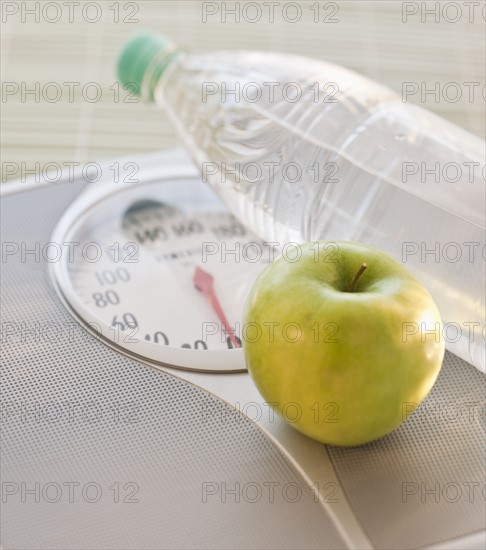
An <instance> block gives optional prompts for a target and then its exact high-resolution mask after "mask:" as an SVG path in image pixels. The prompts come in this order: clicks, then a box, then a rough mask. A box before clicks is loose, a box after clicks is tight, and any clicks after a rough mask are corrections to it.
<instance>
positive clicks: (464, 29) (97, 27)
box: [1, 0, 486, 182]
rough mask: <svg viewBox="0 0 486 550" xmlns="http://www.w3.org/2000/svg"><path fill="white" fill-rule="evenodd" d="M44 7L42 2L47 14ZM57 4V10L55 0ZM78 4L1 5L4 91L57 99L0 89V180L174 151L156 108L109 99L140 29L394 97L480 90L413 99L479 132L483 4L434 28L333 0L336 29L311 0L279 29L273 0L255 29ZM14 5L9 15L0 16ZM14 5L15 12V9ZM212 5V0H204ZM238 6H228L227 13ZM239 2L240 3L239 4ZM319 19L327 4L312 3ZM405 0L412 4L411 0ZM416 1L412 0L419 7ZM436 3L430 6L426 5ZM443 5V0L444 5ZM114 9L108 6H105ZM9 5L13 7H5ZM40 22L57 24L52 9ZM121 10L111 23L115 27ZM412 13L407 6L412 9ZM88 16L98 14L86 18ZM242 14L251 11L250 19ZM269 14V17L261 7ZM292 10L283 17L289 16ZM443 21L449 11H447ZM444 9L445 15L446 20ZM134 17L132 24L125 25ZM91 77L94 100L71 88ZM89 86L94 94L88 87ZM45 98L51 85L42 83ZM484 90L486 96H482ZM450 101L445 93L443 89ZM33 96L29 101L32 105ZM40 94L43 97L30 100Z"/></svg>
mask: <svg viewBox="0 0 486 550" xmlns="http://www.w3.org/2000/svg"><path fill="white" fill-rule="evenodd" d="M47 3H48V2H46V1H42V2H40V9H41V10H42V9H44V7H45V4H47ZM54 3H55V4H58V5H60V6H61V7H62V6H63V3H62V2H61V1H60V2H54ZM86 3H87V2H85V1H81V2H80V6H79V7H78V8H77V9H76V11H75V12H74V15H73V22H72V23H71V22H69V13H68V11H67V8H65V7H64V8H63V11H62V17H61V19H60V20H59V21H58V22H49V21H47V20H46V19H45V18H44V17H43V16H42V13H41V16H40V18H39V19H40V20H39V21H38V22H36V21H35V17H34V16H32V15H25V16H24V17H23V16H22V9H25V7H27V9H32V8H33V5H34V4H35V2H20V1H18V2H6V1H3V6H2V15H3V18H2V36H1V77H2V82H3V86H4V87H5V86H6V85H7V84H12V83H14V84H15V83H16V84H18V85H19V90H20V89H21V87H22V86H24V87H26V89H29V90H30V89H34V88H35V85H36V84H35V83H36V82H38V83H39V84H38V85H39V86H40V87H41V89H42V88H43V87H44V86H45V85H46V84H47V83H57V84H58V85H60V86H61V87H62V90H63V93H62V96H61V98H60V100H59V101H55V102H52V103H49V102H48V101H45V100H44V99H43V98H42V97H40V98H35V96H34V95H27V96H26V97H25V98H24V100H22V96H21V94H20V93H15V94H13V95H6V94H4V90H5V89H7V88H4V87H3V88H2V103H1V109H2V113H1V114H2V126H1V144H2V182H5V181H9V180H11V179H17V178H19V177H20V173H18V174H15V175H11V176H9V175H8V174H6V173H5V166H6V163H9V162H10V163H22V162H23V163H25V166H26V167H27V169H29V170H30V169H33V168H35V166H36V163H39V166H40V167H41V168H42V167H43V166H44V165H45V164H46V163H49V162H56V163H59V164H61V163H63V162H79V163H85V162H92V161H96V160H99V159H103V158H108V157H115V156H130V155H132V154H133V155H136V154H138V153H141V152H145V151H153V150H157V149H162V148H167V147H173V146H176V145H178V141H177V138H176V137H175V135H174V133H173V131H172V129H171V128H170V126H169V123H168V121H167V120H166V118H165V116H164V113H163V112H162V111H155V112H154V108H153V107H151V106H148V105H144V104H142V103H140V102H138V101H137V102H134V103H126V102H124V100H126V99H128V96H127V93H126V92H124V91H123V89H122V90H121V91H120V95H119V98H118V100H116V98H115V91H114V90H115V88H114V84H115V82H116V75H115V64H116V58H117V54H118V52H119V50H120V46H121V45H122V44H123V42H124V41H125V40H126V38H127V37H128V36H129V35H131V34H133V33H136V32H140V31H143V30H152V31H159V32H163V33H166V34H168V35H170V36H171V37H172V38H173V39H174V40H175V41H176V42H178V43H179V44H180V45H181V46H182V47H184V48H186V49H189V50H191V51H193V52H206V51H211V50H216V49H239V48H244V49H259V50H280V51H284V52H292V53H299V54H303V55H308V56H313V57H317V58H321V59H325V60H328V61H331V62H334V63H337V64H340V65H344V66H346V67H348V68H351V69H354V70H356V71H358V72H360V73H363V74H365V75H367V76H369V77H371V78H374V79H376V80H378V81H381V82H383V83H385V84H387V85H389V86H390V87H392V88H394V89H395V90H397V91H398V92H399V93H401V90H402V83H403V82H417V83H418V84H419V85H421V83H425V85H426V86H427V88H432V87H433V86H434V83H435V82H439V83H440V86H443V85H444V84H447V83H448V82H457V83H458V84H459V85H461V86H462V87H463V83H464V82H474V83H479V86H478V87H476V88H475V93H474V98H473V101H470V100H469V99H470V98H469V97H467V95H468V94H467V90H466V88H464V87H463V89H464V93H463V97H462V98H461V99H460V100H459V101H457V102H449V101H446V100H444V99H441V100H440V101H439V102H435V101H434V99H433V98H431V97H429V100H428V101H427V102H426V103H421V101H420V97H419V95H417V96H414V97H413V98H412V99H410V101H411V102H412V103H417V104H422V105H424V106H426V107H427V108H429V109H431V110H433V111H435V112H437V113H438V114H440V115H442V116H444V117H446V118H448V119H450V120H451V121H453V122H455V123H456V124H458V125H460V126H463V127H465V128H466V129H468V130H469V131H471V132H473V133H475V134H477V135H479V136H481V137H482V138H484V137H485V99H484V96H483V94H482V93H481V91H480V90H481V89H482V88H483V86H484V84H485V80H486V79H485V70H486V69H485V67H486V60H485V52H486V33H485V30H486V23H485V20H484V16H483V15H482V13H481V9H482V8H483V7H484V4H485V3H484V0H483V1H481V5H480V6H479V8H476V9H475V12H474V14H475V17H474V22H473V23H471V22H470V21H469V17H468V12H467V8H466V6H464V5H463V2H453V4H457V5H458V6H459V8H460V9H461V10H462V16H461V18H460V20H459V21H458V22H456V23H451V22H448V21H447V20H446V18H444V17H443V16H439V19H440V21H439V22H438V23H436V22H434V21H433V17H431V16H427V20H426V22H425V23H422V22H421V18H420V14H419V15H416V16H410V17H408V20H407V22H406V23H404V22H403V20H402V18H403V15H402V10H403V5H404V2H401V1H395V0H381V1H373V2H371V1H366V0H359V1H352V0H349V1H339V2H336V3H335V4H338V9H339V11H338V13H337V14H336V15H335V18H337V19H338V20H339V22H338V23H322V22H321V23H315V22H314V14H315V11H312V6H314V10H315V9H316V8H315V6H316V2H305V1H304V2H299V4H300V5H301V8H302V17H301V19H300V21H298V22H296V23H288V22H286V21H285V20H284V19H283V17H282V16H281V14H282V6H283V5H284V4H286V2H282V3H281V4H280V6H277V7H276V8H275V21H274V22H273V23H270V22H269V21H268V16H264V17H262V19H261V20H260V21H259V22H258V23H253V24H252V23H248V22H246V21H244V20H242V21H241V22H240V23H236V22H234V18H232V17H230V16H229V17H228V22H222V20H221V15H220V14H219V15H215V16H208V17H207V22H205V23H204V22H203V21H202V9H203V3H202V2H193V1H179V2H175V1H165V0H163V1H140V2H124V1H121V2H113V1H112V0H110V1H102V0H98V1H97V2H94V4H97V6H98V7H99V9H100V10H101V12H102V16H101V18H100V20H99V21H98V22H96V23H90V22H87V21H85V20H83V17H82V14H81V9H82V7H83V6H84V5H85V4H86ZM7 4H8V5H9V6H10V7H9V8H8V9H9V10H12V9H14V8H15V6H17V7H18V8H19V11H18V13H17V14H16V15H6V13H5V9H6V5H7ZM22 4H23V5H24V6H22ZM211 4H213V5H215V6H219V10H220V13H221V10H222V4H221V3H215V2H213V3H211ZM234 4H235V2H226V7H227V8H228V9H229V8H231V7H234ZM245 4H247V3H246V2H244V1H243V2H240V9H243V6H244V5H245ZM317 4H319V10H321V18H323V17H324V16H325V14H326V11H325V10H326V9H327V10H328V11H327V13H328V14H329V8H328V7H326V6H325V4H326V2H318V3H317ZM408 4H409V5H410V4H411V3H410V2H409V3H408ZM420 4H423V2H417V3H416V5H417V6H420ZM426 4H427V7H428V8H430V9H431V8H433V6H434V4H436V2H427V3H426ZM441 4H442V5H443V4H444V2H442V3H441ZM114 5H117V7H116V6H115V8H110V7H111V6H114ZM11 6H14V8H12V7H11ZM50 9H52V11H51V12H47V13H48V18H51V19H53V18H54V17H55V12H54V8H50ZM115 9H118V10H119V19H120V20H119V22H116V21H115V16H116V12H115ZM410 9H411V8H410ZM87 13H88V14H89V15H90V17H91V18H94V16H95V15H96V13H95V11H94V10H93V11H91V12H87ZM247 13H248V14H251V12H250V11H249V12H247ZM264 13H266V12H264ZM289 13H291V12H289ZM446 15H448V14H446ZM452 15H453V12H452V11H451V12H450V16H452ZM124 18H126V19H128V20H129V21H131V20H138V22H128V21H127V22H124V21H123V19H124ZM65 82H76V83H79V84H80V86H77V87H76V88H75V90H76V92H75V96H74V98H70V97H69V94H68V88H67V87H66V86H64V85H63V83H65ZM89 82H95V83H98V84H99V86H100V87H101V90H102V94H101V98H100V100H99V101H97V102H93V103H90V102H89V101H86V100H85V99H83V96H82V94H81V93H80V89H81V87H82V86H83V85H85V84H87V83H89ZM93 90H94V88H92V89H91V91H92V92H93ZM51 93H53V94H54V88H51ZM483 93H484V92H483ZM451 95H452V91H451ZM36 99H37V100H36ZM39 99H40V101H39Z"/></svg>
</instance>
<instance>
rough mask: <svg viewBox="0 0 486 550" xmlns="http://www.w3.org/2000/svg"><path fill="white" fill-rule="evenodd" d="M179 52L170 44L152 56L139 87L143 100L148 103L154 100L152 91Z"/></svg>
mask: <svg viewBox="0 0 486 550" xmlns="http://www.w3.org/2000/svg"><path fill="white" fill-rule="evenodd" d="M181 53H182V52H181V51H180V50H179V49H177V48H176V47H175V46H174V45H170V46H168V47H167V48H164V49H163V50H161V51H160V52H159V53H158V54H157V55H156V56H154V58H153V59H152V61H151V62H150V64H149V66H148V67H147V69H146V71H145V73H144V75H143V80H142V85H141V87H140V96H141V98H142V100H143V101H146V102H148V103H152V102H153V101H154V99H155V98H154V92H155V89H156V87H157V84H158V83H159V80H160V79H161V77H162V74H163V73H164V72H165V71H166V70H167V68H168V67H169V65H171V64H172V63H173V61H174V59H175V58H176V57H179V55H180V54H181Z"/></svg>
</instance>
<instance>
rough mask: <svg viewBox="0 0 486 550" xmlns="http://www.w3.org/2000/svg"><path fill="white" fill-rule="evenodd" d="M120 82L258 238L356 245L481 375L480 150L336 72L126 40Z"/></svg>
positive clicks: (484, 278) (309, 63) (431, 118)
mask: <svg viewBox="0 0 486 550" xmlns="http://www.w3.org/2000/svg"><path fill="white" fill-rule="evenodd" d="M118 72H119V77H120V80H121V81H122V83H124V84H125V85H126V84H129V83H131V86H136V87H137V89H138V91H139V94H140V95H141V96H142V98H144V99H146V100H148V101H153V102H155V103H157V104H160V105H162V106H163V107H164V108H165V110H166V112H167V114H168V116H169V118H170V120H171V121H172V123H173V124H174V126H175V128H176V130H177V132H178V134H179V136H180V137H181V138H182V140H183V142H184V143H185V146H186V147H187V149H188V151H189V152H190V154H191V155H192V157H193V158H194V160H195V162H196V163H197V165H198V166H199V167H200V168H201V170H202V175H203V178H204V179H205V180H206V181H207V182H208V183H209V184H210V185H211V186H212V187H213V188H214V190H215V191H216V192H217V193H218V194H219V196H220V197H221V198H222V199H223V200H224V201H225V202H226V204H227V205H228V207H229V208H230V210H231V211H232V212H233V213H234V215H235V216H236V217H237V218H239V219H240V221H242V222H243V223H244V224H245V225H247V226H248V227H249V228H251V229H252V230H253V231H254V232H255V233H256V234H258V235H259V236H260V237H261V238H263V239H265V240H267V241H271V242H278V243H280V244H285V243H288V242H304V241H316V240H323V239H325V240H341V239H344V240H351V241H358V242H363V243H366V244H369V245H372V246H375V247H377V248H379V249H382V250H383V251H385V252H388V253H389V254H391V255H392V256H394V257H395V258H396V259H398V260H399V261H402V262H403V263H404V264H405V265H406V267H408V268H409V269H410V270H411V271H412V272H413V273H414V274H415V275H416V276H417V277H418V279H419V280H421V281H422V283H423V284H424V285H425V286H426V287H427V288H428V290H429V292H430V293H431V294H432V296H433V297H434V299H435V300H436V302H437V304H438V306H439V309H440V312H441V315H442V319H443V322H444V328H443V330H442V334H441V337H444V338H445V341H446V346H447V347H448V349H449V350H450V351H452V352H453V353H455V354H457V355H459V356H460V357H462V358H463V359H465V360H466V361H468V362H470V363H472V364H473V365H475V366H476V367H477V368H479V369H481V370H483V371H485V368H486V367H485V362H486V361H485V359H486V345H485V293H486V288H485V287H486V274H485V265H486V263H485V254H486V252H485V210H486V195H485V177H484V173H485V152H486V148H485V142H484V141H483V140H481V139H479V138H478V137H476V136H474V135H472V134H470V133H468V132H466V131H465V130H463V129H461V128H459V127H457V126H455V125H453V124H451V123H449V122H447V121H446V120H444V119H442V118H440V117H438V116H436V115H434V114H432V113H430V112H428V111H427V110H424V109H422V108H419V107H416V106H411V105H408V104H404V102H403V101H402V99H401V98H400V97H399V96H398V95H397V94H396V93H394V92H393V91H391V90H390V89H388V88H386V87H384V86H381V85H380V84H377V83H375V82H373V81H370V80H368V79H366V78H364V77H362V76H360V75H358V74H356V73H353V72H351V71H348V70H346V69H344V68H341V67H338V66H335V65H332V64H329V63H325V62H322V61H317V60H312V59H308V58H304V57H299V56H292V55H288V54H278V53H258V52H236V51H226V52H216V53H210V54H200V55H191V54H187V53H185V52H183V51H181V50H179V49H178V48H177V47H175V46H174V45H173V44H172V43H170V42H169V41H168V40H167V39H165V38H164V37H162V36H154V35H142V36H137V37H135V38H133V39H132V40H131V41H129V42H128V44H127V45H126V46H125V48H124V49H123V51H122V54H121V57H120V60H119V65H118Z"/></svg>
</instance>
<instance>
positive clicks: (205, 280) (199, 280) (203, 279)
mask: <svg viewBox="0 0 486 550" xmlns="http://www.w3.org/2000/svg"><path fill="white" fill-rule="evenodd" d="M192 280H193V282H194V286H195V287H196V288H197V290H199V291H200V292H202V293H203V294H204V296H206V299H207V300H208V302H209V303H210V304H211V307H212V308H213V310H214V311H215V313H216V315H217V316H218V319H219V320H220V321H221V324H222V325H223V328H224V331H225V332H226V334H227V335H228V336H229V339H230V340H231V342H232V344H233V346H234V347H235V348H239V347H240V344H239V343H238V341H237V340H236V336H235V333H234V332H233V329H232V328H231V327H230V325H229V323H228V319H226V315H225V314H224V311H223V308H222V307H221V304H220V303H219V300H218V298H217V296H216V293H215V292H214V285H213V281H214V279H213V276H212V275H210V274H209V273H207V272H206V271H204V270H203V269H201V268H200V267H196V271H195V272H194V277H193V279H192Z"/></svg>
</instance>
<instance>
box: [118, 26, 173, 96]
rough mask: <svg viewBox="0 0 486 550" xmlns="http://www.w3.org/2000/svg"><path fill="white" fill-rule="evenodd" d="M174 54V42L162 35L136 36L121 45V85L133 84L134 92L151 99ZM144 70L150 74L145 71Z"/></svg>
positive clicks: (119, 70) (119, 73)
mask: <svg viewBox="0 0 486 550" xmlns="http://www.w3.org/2000/svg"><path fill="white" fill-rule="evenodd" d="M174 53H176V50H175V48H174V45H173V43H172V42H171V41H170V40H168V39H167V38H166V37H165V36H163V35H159V34H139V35H136V36H134V37H132V38H131V39H130V40H128V42H127V43H126V44H125V46H124V47H123V48H122V51H121V53H120V57H119V58H118V67H117V72H118V78H119V80H120V82H121V83H122V84H123V85H124V86H127V85H128V84H130V85H131V86H133V87H135V90H133V91H134V92H135V93H136V94H137V95H139V96H142V95H143V96H144V99H148V100H150V101H152V100H153V99H154V97H153V92H154V88H155V85H156V84H157V82H158V80H159V78H160V76H161V75H162V73H163V72H164V69H165V68H166V67H167V65H168V64H169V62H170V60H171V59H172V57H173V55H174ZM149 67H150V69H149ZM147 69H149V71H148V72H149V73H150V74H147ZM147 78H149V80H148V81H146V79H147Z"/></svg>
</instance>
